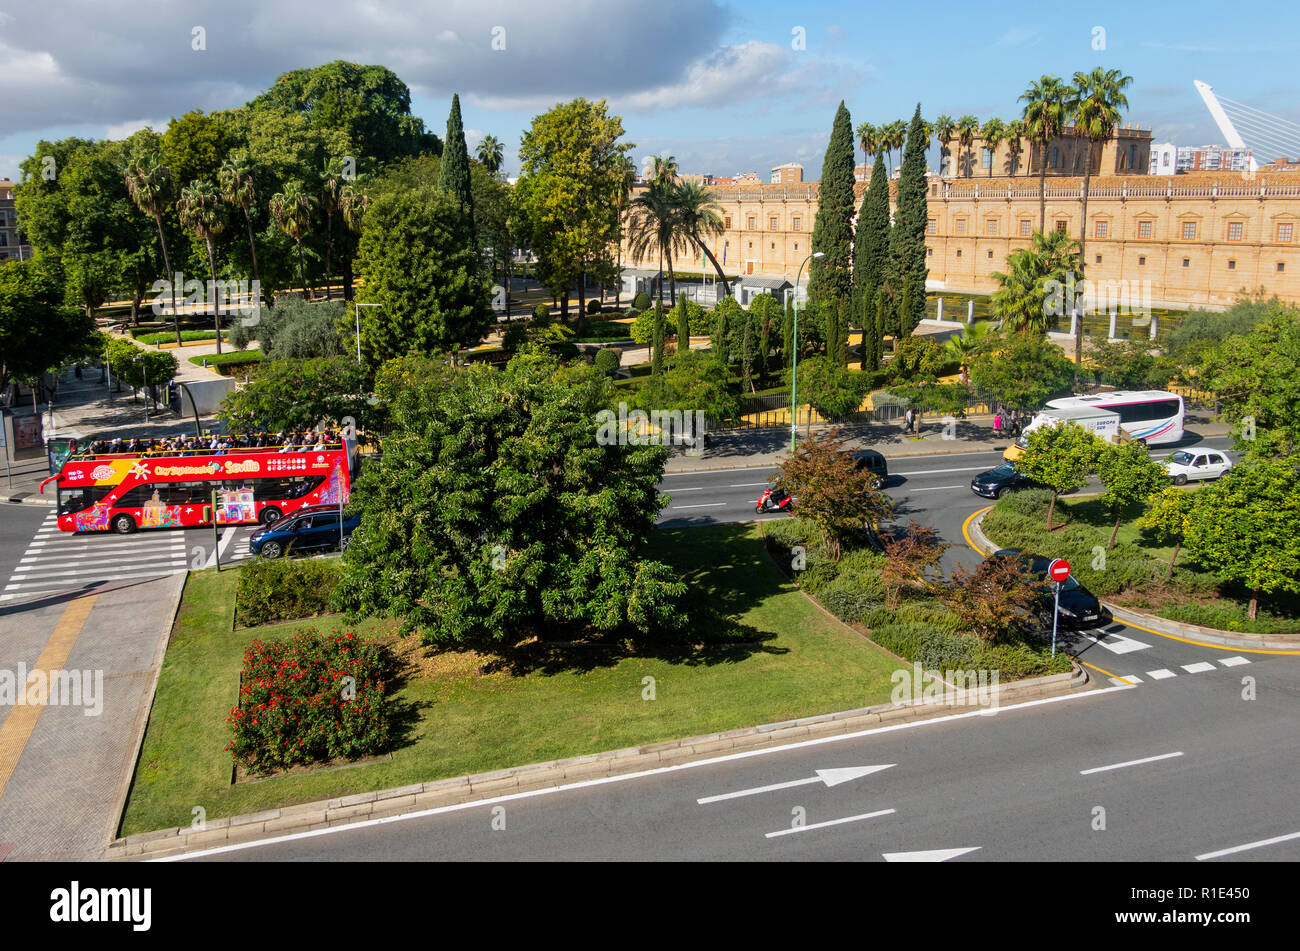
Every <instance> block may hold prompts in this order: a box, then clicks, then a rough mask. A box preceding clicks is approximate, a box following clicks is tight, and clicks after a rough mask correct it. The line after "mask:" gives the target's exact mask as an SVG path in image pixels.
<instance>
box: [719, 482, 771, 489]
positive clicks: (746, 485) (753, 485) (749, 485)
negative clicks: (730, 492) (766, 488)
mask: <svg viewBox="0 0 1300 951" xmlns="http://www.w3.org/2000/svg"><path fill="white" fill-rule="evenodd" d="M771 484H772V483H770V482H733V483H732V484H731V485H729V486H727V488H728V489H757V488H758V487H759V486H760V485H771Z"/></svg>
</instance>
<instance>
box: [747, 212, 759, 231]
mask: <svg viewBox="0 0 1300 951" xmlns="http://www.w3.org/2000/svg"><path fill="white" fill-rule="evenodd" d="M745 227H746V228H748V229H749V230H750V231H754V230H755V229H757V228H758V219H757V218H756V217H754V216H753V215H750V216H749V217H748V218H747V219H745Z"/></svg>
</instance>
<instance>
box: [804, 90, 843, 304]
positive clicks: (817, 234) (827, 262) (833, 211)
mask: <svg viewBox="0 0 1300 951" xmlns="http://www.w3.org/2000/svg"><path fill="white" fill-rule="evenodd" d="M853 154H854V142H853V124H852V122H851V121H850V120H849V110H848V109H846V108H845V107H844V102H843V101H842V100H841V102H840V107H839V109H837V110H836V111H835V123H834V125H832V126H831V140H830V142H829V143H828V144H827V146H826V157H825V159H824V160H823V161H822V176H821V181H820V182H818V185H817V219H816V221H815V222H814V224H813V234H812V250H813V251H814V252H816V251H821V252H822V253H823V254H825V255H826V256H825V257H823V258H813V259H812V261H811V262H810V264H809V277H808V294H809V296H810V297H812V298H813V299H815V300H825V301H832V302H834V303H835V304H836V305H837V306H838V303H839V301H840V299H841V298H846V297H848V296H849V295H850V294H851V293H852V292H853V279H852V276H851V272H850V270H849V268H850V265H851V263H852V260H853Z"/></svg>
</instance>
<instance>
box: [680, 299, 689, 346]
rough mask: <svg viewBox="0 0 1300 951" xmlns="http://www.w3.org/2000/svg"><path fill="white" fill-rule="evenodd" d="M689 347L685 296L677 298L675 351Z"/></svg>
mask: <svg viewBox="0 0 1300 951" xmlns="http://www.w3.org/2000/svg"><path fill="white" fill-rule="evenodd" d="M689 349H691V324H690V320H689V319H688V318H687V316H686V298H685V297H679V298H678V299H677V352H678V353H682V352H684V351H686V350H689Z"/></svg>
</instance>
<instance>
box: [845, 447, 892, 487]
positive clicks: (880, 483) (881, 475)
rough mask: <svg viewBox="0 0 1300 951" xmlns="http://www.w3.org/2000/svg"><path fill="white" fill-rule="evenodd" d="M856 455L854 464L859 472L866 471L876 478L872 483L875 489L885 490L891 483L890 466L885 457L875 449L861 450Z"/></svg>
mask: <svg viewBox="0 0 1300 951" xmlns="http://www.w3.org/2000/svg"><path fill="white" fill-rule="evenodd" d="M854 455H855V456H856V457H857V461H856V462H855V463H854V466H855V467H856V468H857V470H858V471H859V472H861V471H863V470H864V469H865V470H866V471H868V472H870V473H871V474H872V475H874V476H875V478H874V479H873V480H872V482H871V487H872V488H873V489H881V488H884V487H885V486H886V485H887V484H888V483H889V465H888V463H886V462H885V457H884V456H882V455H881V454H880V453H878V452H876V450H874V449H860V450H858V451H857V452H855V453H854Z"/></svg>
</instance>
